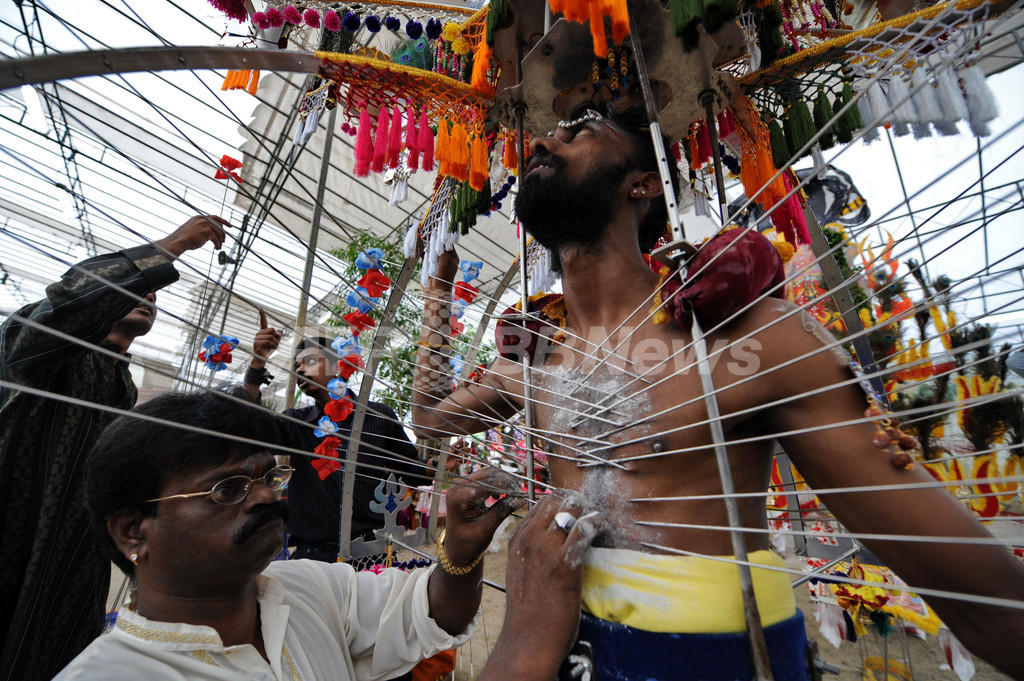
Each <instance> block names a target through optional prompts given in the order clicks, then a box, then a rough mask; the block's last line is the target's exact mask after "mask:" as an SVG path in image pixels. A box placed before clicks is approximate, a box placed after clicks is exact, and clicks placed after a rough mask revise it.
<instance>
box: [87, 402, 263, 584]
mask: <svg viewBox="0 0 1024 681" xmlns="http://www.w3.org/2000/svg"><path fill="white" fill-rule="evenodd" d="M132 414H137V415H139V416H145V417H148V418H146V419H141V418H136V417H135V416H132V415H123V416H119V417H118V418H116V419H115V420H114V421H113V422H112V423H111V424H110V425H109V426H107V427H106V429H105V430H104V431H103V432H102V433H101V434H100V437H99V439H97V440H96V443H95V444H94V445H93V447H92V450H91V451H90V452H89V456H88V458H87V460H86V464H85V476H86V478H85V497H86V498H85V501H86V506H87V508H88V510H89V514H90V518H91V520H92V522H93V524H94V526H95V531H96V532H98V533H99V536H101V537H106V542H107V547H108V550H109V551H110V558H111V560H113V561H114V563H116V564H117V566H118V567H120V568H121V569H122V570H124V572H125V573H126V574H128V575H129V576H132V575H134V572H135V571H134V569H133V566H132V564H131V563H130V562H129V561H128V560H127V559H126V558H125V557H124V555H123V554H122V553H121V552H120V551H119V550H118V548H117V545H116V544H115V543H114V540H113V539H112V538H111V537H110V534H109V533H108V532H107V519H109V518H110V517H111V516H112V515H113V514H114V513H116V512H117V511H120V510H123V509H134V508H138V509H142V510H144V511H145V512H146V514H147V515H156V512H157V504H151V503H147V500H148V499H152V498H154V497H156V496H158V495H159V493H160V486H161V484H162V483H163V479H164V476H165V475H167V474H169V473H177V472H179V471H186V470H191V469H203V468H213V467H216V466H219V465H221V464H223V463H224V462H225V461H227V460H228V457H229V456H230V455H231V453H232V451H235V452H243V453H246V452H255V451H259V449H260V447H259V446H258V445H256V444H250V443H244V442H237V441H234V440H229V439H227V438H225V437H222V436H221V435H233V436H240V437H246V438H249V439H252V440H258V441H259V442H263V443H266V446H267V448H271V449H272V448H273V447H275V446H276V445H279V444H280V443H281V441H282V440H281V435H280V431H279V425H278V419H277V417H276V416H275V415H274V414H272V413H270V412H268V411H266V410H265V409H263V408H261V407H257V406H255V405H247V404H243V403H240V402H238V401H237V400H233V399H232V398H230V397H228V396H227V395H225V394H223V393H220V392H216V391H213V392H193V393H165V394H163V395H160V396H159V397H156V398H154V399H152V400H150V401H149V402H146V403H145V404H141V405H139V406H138V407H136V408H134V409H132ZM150 419H158V420H159V421H154V420H150ZM174 424H188V425H189V426H193V427H196V428H201V429H202V432H200V431H195V430H186V429H183V428H180V427H178V426H177V425H174Z"/></svg>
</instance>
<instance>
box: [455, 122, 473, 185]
mask: <svg viewBox="0 0 1024 681" xmlns="http://www.w3.org/2000/svg"><path fill="white" fill-rule="evenodd" d="M450 141H451V145H452V151H451V158H452V163H451V171H452V172H451V174H452V177H454V178H455V179H456V180H461V181H462V182H465V181H466V180H467V179H468V178H469V134H468V133H467V132H466V128H465V127H463V125H462V124H461V123H459V122H458V121H456V122H455V125H454V127H453V128H452V136H451V140H450Z"/></svg>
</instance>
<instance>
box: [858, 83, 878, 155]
mask: <svg viewBox="0 0 1024 681" xmlns="http://www.w3.org/2000/svg"><path fill="white" fill-rule="evenodd" d="M857 108H858V109H859V110H860V118H861V120H862V121H864V122H865V125H864V127H863V128H862V130H863V131H864V134H863V135H862V136H861V139H862V140H864V144H871V143H872V142H875V141H877V140H878V127H877V126H875V125H874V124H872V123H871V102H869V101H868V98H867V95H865V96H863V97H860V98H858V99H857Z"/></svg>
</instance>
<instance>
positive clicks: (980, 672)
mask: <svg viewBox="0 0 1024 681" xmlns="http://www.w3.org/2000/svg"><path fill="white" fill-rule="evenodd" d="M399 559H400V560H404V559H405V556H400V557H399ZM507 559H508V545H507V538H506V541H505V542H502V543H501V549H500V551H498V552H497V553H489V554H487V557H486V558H485V560H484V577H485V578H486V579H488V580H490V581H492V582H494V583H496V584H500V585H503V584H504V583H505V563H506V561H507ZM790 562H791V567H798V566H799V565H800V563H799V562H798V561H797V560H796V559H790ZM122 582H123V574H122V573H121V571H120V570H119V569H118V568H117V567H116V566H115V567H114V569H113V575H112V578H111V592H110V597H109V599H108V607H111V606H113V604H114V603H115V602H116V601H115V600H114V599H115V595H116V593H117V591H118V589H119V588H120V587H121V585H122ZM795 593H796V600H797V605H798V607H800V609H801V610H802V611H803V613H804V620H805V621H806V624H807V632H808V635H809V636H813V637H814V638H816V639H817V640H818V650H819V654H820V655H821V657H822V658H823V659H824V660H825V661H826V662H828V663H829V664H831V665H834V666H835V667H837V668H838V670H839V674H838V675H835V674H825V675H824V679H825V681H829V680H831V679H835V680H836V681H861V679H862V675H861V670H862V669H863V659H864V658H865V657H870V656H880V655H884V647H883V646H885V642H884V641H883V640H882V638H881V637H879V636H878V635H877V634H875V635H871V636H865V637H861V639H860V640H859V641H858V642H857V643H843V644H842V646H841V647H840V648H839V649H838V650H837V649H835V648H833V647H832V644H830V643H829V642H828V641H826V640H825V639H824V638H822V637H821V636H820V635H819V634H818V625H817V623H816V622H815V621H814V615H813V614H812V609H811V605H810V600H809V596H808V592H807V589H806V588H804V587H798V588H797V589H796V592H795ZM504 613H505V594H504V593H503V592H501V591H499V590H497V589H494V588H490V587H488V586H485V587H484V595H483V618H482V620H481V622H480V626H479V628H478V629H477V631H476V633H475V634H474V635H473V638H472V639H470V641H469V643H467V644H466V645H465V646H463V647H462V649H461V650H460V651H459V654H458V656H457V661H456V666H455V674H454V679H453V681H471V679H475V678H476V676H477V675H478V674H479V673H480V670H481V669H482V668H483V666H484V663H486V662H487V656H488V654H489V653H490V650H491V647H492V646H493V645H494V642H495V641H496V640H497V638H498V634H499V633H500V632H501V625H502V621H503V619H504ZM888 651H889V655H890V657H891V658H892V659H896V660H898V661H900V662H902V663H903V664H904V665H906V666H907V667H909V668H910V669H911V671H912V672H913V680H914V681H958V677H957V676H956V674H955V673H953V671H952V670H950V669H949V668H948V667H947V666H946V661H945V658H944V657H943V655H942V653H941V652H940V651H939V647H938V645H937V643H936V641H935V638H934V637H929V638H928V639H927V640H926V641H922V640H920V639H918V638H916V637H913V636H906V637H900V636H899V635H898V634H896V635H893V636H890V637H889V641H888ZM908 660H909V661H908ZM974 665H975V669H976V674H975V676H974V679H975V680H976V681H1009V679H1010V677H1009V676H1006V675H1005V674H1002V673H1000V672H999V671H997V670H996V669H994V668H993V667H992V666H991V665H989V664H988V663H986V662H984V661H983V660H979V659H977V658H975V659H974ZM892 678H893V681H903V679H899V678H897V677H895V676H893V677H892Z"/></svg>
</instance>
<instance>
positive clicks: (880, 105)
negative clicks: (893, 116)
mask: <svg viewBox="0 0 1024 681" xmlns="http://www.w3.org/2000/svg"><path fill="white" fill-rule="evenodd" d="M867 100H868V104H869V105H870V107H871V114H870V117H869V118H865V119H864V122H865V123H867V125H870V126H874V127H878V126H880V125H885V124H886V123H888V122H889V100H888V99H886V97H885V92H883V91H882V86H881V85H879V84H878V81H875V82H874V83H872V84H871V87H869V88H868V96H867Z"/></svg>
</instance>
